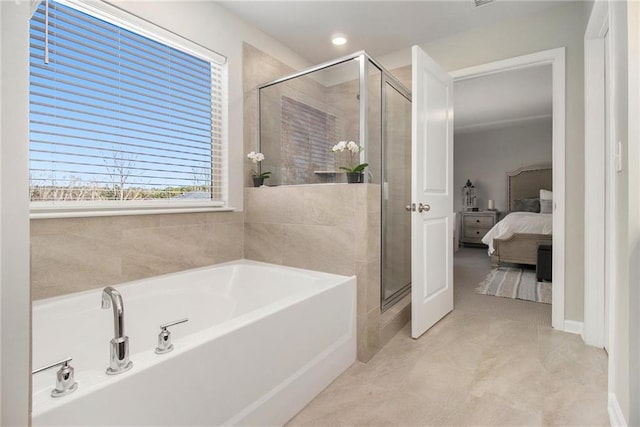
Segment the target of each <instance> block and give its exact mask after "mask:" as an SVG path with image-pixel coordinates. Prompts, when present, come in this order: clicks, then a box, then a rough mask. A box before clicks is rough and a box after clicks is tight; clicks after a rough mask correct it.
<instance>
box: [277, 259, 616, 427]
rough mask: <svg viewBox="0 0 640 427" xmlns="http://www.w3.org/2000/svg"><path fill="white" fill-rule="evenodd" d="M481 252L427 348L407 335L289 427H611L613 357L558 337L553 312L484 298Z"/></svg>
mask: <svg viewBox="0 0 640 427" xmlns="http://www.w3.org/2000/svg"><path fill="white" fill-rule="evenodd" d="M490 268H491V266H490V263H489V259H488V257H487V255H486V252H485V251H484V250H481V249H469V248H465V249H461V250H460V251H459V252H458V253H457V254H456V257H455V262H454V304H455V306H454V307H455V308H454V310H453V311H452V312H451V313H449V314H448V315H447V316H445V317H444V318H443V319H442V320H441V321H440V322H438V323H437V324H436V325H435V326H433V327H432V328H431V329H430V330H429V331H427V332H426V333H425V334H424V335H422V336H421V337H420V338H419V339H413V338H411V336H410V333H411V328H410V325H407V326H406V327H405V328H403V329H402V330H401V331H400V332H399V333H398V334H396V336H394V337H393V339H391V341H389V343H388V344H387V345H386V346H385V347H384V348H382V350H381V351H380V352H379V353H378V354H376V355H375V356H374V357H373V358H372V359H371V360H370V361H369V362H368V363H366V364H364V363H356V364H355V365H354V366H352V367H351V368H350V369H348V370H347V371H346V372H345V373H344V374H342V375H341V376H340V377H339V378H338V379H337V380H336V381H334V382H333V384H331V385H330V386H329V387H327V389H325V390H324V391H323V392H322V393H320V394H319V395H318V396H317V397H316V398H315V399H314V400H313V401H312V402H311V403H309V405H308V406H307V407H306V408H304V409H303V410H302V411H301V412H300V413H299V414H298V415H297V416H296V417H295V418H294V419H293V420H291V421H290V423H289V425H292V426H297V425H315V426H354V425H362V426H377V425H380V426H396V425H398V426H414V425H415V426H441V425H446V426H462V425H478V426H498V425H508V426H542V425H544V426H547V425H576V426H578V425H581V426H582V425H584V426H587V425H596V426H600V425H608V416H607V356H606V353H605V352H604V350H602V349H597V348H595V347H589V346H586V345H585V344H584V343H583V342H582V340H581V339H580V337H579V336H578V335H572V334H567V333H564V332H558V331H555V330H553V329H552V328H551V326H550V325H551V306H550V305H547V304H540V303H534V302H528V301H517V300H512V299H507V298H499V297H491V296H486V295H478V294H476V293H475V288H476V286H477V284H478V283H479V282H480V281H481V280H482V279H483V278H484V277H485V276H486V274H487V273H488V272H489V271H490Z"/></svg>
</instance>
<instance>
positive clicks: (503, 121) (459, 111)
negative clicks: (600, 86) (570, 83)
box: [453, 65, 552, 133]
mask: <svg viewBox="0 0 640 427" xmlns="http://www.w3.org/2000/svg"><path fill="white" fill-rule="evenodd" d="M453 105H454V112H455V120H454V126H455V132H456V133H460V132H471V131H476V130H484V129H490V128H496V127H501V126H507V125H510V124H515V123H522V122H524V121H530V120H549V121H550V120H551V113H552V108H551V107H552V79H551V65H541V66H536V67H529V68H522V69H517V70H511V71H504V72H501V73H495V74H490V75H488V76H483V77H477V78H473V79H467V80H462V81H456V82H455V86H454V104H453Z"/></svg>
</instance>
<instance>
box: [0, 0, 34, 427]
mask: <svg viewBox="0 0 640 427" xmlns="http://www.w3.org/2000/svg"><path fill="white" fill-rule="evenodd" d="M28 20H29V2H5V1H3V2H0V23H1V25H0V66H1V68H0V72H1V78H0V81H1V82H2V83H1V87H0V118H1V120H0V236H1V237H2V239H1V240H0V325H1V328H0V337H1V339H2V345H1V346H0V347H1V351H0V358H1V364H0V394H1V395H2V408H1V409H2V414H1V416H2V417H1V418H0V424H1V425H3V426H13V425H16V426H24V425H27V423H28V415H29V398H30V396H29V382H30V379H31V372H30V370H31V369H30V366H31V358H30V353H29V348H30V341H31V336H30V333H29V328H30V318H31V303H30V293H29V179H28V144H27V141H28V138H29V137H28V119H29V118H28V117H29V116H28V114H29V110H28V108H29V107H28V95H27V94H28V90H29V89H28V88H29V86H28V85H29V59H28V48H29V45H28V30H29V26H28Z"/></svg>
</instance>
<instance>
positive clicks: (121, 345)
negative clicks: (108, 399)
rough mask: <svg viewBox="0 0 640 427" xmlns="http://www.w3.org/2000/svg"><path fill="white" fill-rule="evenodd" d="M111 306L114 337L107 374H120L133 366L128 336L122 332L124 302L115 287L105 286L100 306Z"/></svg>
mask: <svg viewBox="0 0 640 427" xmlns="http://www.w3.org/2000/svg"><path fill="white" fill-rule="evenodd" d="M109 307H113V330H114V335H115V336H114V338H113V339H112V340H111V341H110V343H111V355H110V358H109V367H108V368H107V374H108V375H116V374H121V373H123V372H126V371H128V370H129V369H131V367H132V366H133V362H132V361H130V360H129V337H128V336H126V335H125V334H124V303H123V302H122V295H120V292H118V291H117V290H116V289H115V288H112V287H111V286H107V287H106V288H104V289H103V290H102V308H103V309H108V308H109Z"/></svg>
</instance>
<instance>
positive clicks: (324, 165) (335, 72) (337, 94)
mask: <svg viewBox="0 0 640 427" xmlns="http://www.w3.org/2000/svg"><path fill="white" fill-rule="evenodd" d="M359 66H360V63H359V62H358V61H356V60H353V59H352V60H350V61H346V62H343V63H341V64H337V65H334V66H332V67H329V68H324V69H321V70H317V71H315V72H313V73H309V74H305V75H302V76H299V77H296V78H294V79H290V80H286V81H284V82H281V83H277V84H273V85H270V86H268V87H265V88H262V89H260V149H261V150H262V153H263V154H264V155H265V160H264V161H263V162H262V169H263V170H265V171H271V172H272V174H271V177H270V178H269V185H295V184H320V183H327V182H345V181H346V179H345V176H344V173H342V172H341V171H340V169H339V167H340V166H345V165H348V164H349V162H351V161H353V162H355V164H358V163H360V162H359V158H360V156H354V157H355V158H354V159H351V158H350V156H349V155H348V154H347V153H340V154H334V153H332V152H331V151H330V149H331V147H333V146H334V145H335V144H337V143H338V141H342V140H347V141H355V142H357V143H359V144H360V143H361V142H360V101H359V99H360V97H359V86H358V83H359V79H358V76H359Z"/></svg>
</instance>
